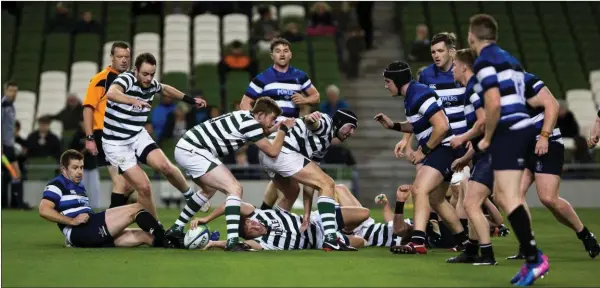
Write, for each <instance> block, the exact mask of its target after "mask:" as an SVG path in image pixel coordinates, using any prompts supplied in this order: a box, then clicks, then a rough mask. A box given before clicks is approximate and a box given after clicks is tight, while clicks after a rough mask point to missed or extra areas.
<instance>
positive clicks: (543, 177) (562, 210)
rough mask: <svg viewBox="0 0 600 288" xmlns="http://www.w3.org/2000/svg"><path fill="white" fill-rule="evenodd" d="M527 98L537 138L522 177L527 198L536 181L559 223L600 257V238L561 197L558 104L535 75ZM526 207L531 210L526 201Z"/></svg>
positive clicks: (528, 77)
mask: <svg viewBox="0 0 600 288" xmlns="http://www.w3.org/2000/svg"><path fill="white" fill-rule="evenodd" d="M525 98H526V99H527V111H528V113H529V116H530V117H531V118H532V121H533V125H534V127H535V132H536V134H537V135H536V136H535V141H532V142H531V144H530V145H529V149H528V151H527V159H526V163H527V165H526V167H525V172H524V173H523V178H521V194H522V196H523V199H525V194H527V190H528V189H529V187H530V186H531V184H533V181H535V183H536V188H537V192H538V196H539V198H540V201H541V202H542V203H543V204H544V206H546V207H547V208H548V209H550V211H551V212H552V215H554V217H556V220H558V222H560V223H562V224H564V225H565V226H567V227H569V228H571V229H572V230H573V231H575V234H576V235H577V238H579V240H581V241H582V242H583V246H584V248H585V250H586V251H587V252H588V254H589V255H590V257H591V258H592V259H593V258H595V257H596V256H598V254H600V245H598V241H597V240H596V237H595V236H594V234H592V233H591V232H590V231H589V230H588V229H587V227H585V226H584V225H583V223H581V220H580V219H579V216H577V213H576V212H575V210H574V209H573V207H572V206H571V204H569V202H567V200H565V199H563V198H561V197H559V195H558V193H559V186H560V175H561V173H562V168H563V161H564V153H565V146H564V145H563V140H562V137H561V134H560V129H559V128H554V127H555V125H556V119H557V118H558V102H557V101H556V99H555V98H554V96H553V95H552V92H550V90H549V89H548V87H546V85H545V84H544V82H543V81H542V80H540V79H539V78H538V77H537V76H535V75H533V74H531V73H525ZM531 139H532V140H533V139H534V138H533V137H532V138H531ZM523 206H524V207H525V209H527V203H526V202H525V203H523ZM527 210H529V209H527ZM530 215H531V214H530ZM524 258H525V257H524V256H523V254H521V253H517V254H516V255H514V256H510V257H508V258H507V259H524Z"/></svg>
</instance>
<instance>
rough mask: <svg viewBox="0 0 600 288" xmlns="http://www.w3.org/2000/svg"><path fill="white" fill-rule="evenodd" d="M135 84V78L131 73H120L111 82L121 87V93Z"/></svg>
mask: <svg viewBox="0 0 600 288" xmlns="http://www.w3.org/2000/svg"><path fill="white" fill-rule="evenodd" d="M133 83H135V77H134V76H133V75H132V74H131V73H122V74H121V75H119V76H118V77H117V79H115V81H113V84H116V85H119V86H121V88H123V91H125V92H127V91H128V90H129V89H131V87H132V86H133Z"/></svg>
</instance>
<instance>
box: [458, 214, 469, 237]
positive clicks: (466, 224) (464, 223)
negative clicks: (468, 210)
mask: <svg viewBox="0 0 600 288" xmlns="http://www.w3.org/2000/svg"><path fill="white" fill-rule="evenodd" d="M460 224H462V226H463V230H465V232H466V233H467V234H468V233H469V232H468V231H469V220H468V219H462V218H461V219H460Z"/></svg>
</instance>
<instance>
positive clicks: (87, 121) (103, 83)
mask: <svg viewBox="0 0 600 288" xmlns="http://www.w3.org/2000/svg"><path fill="white" fill-rule="evenodd" d="M110 61H111V65H109V66H108V67H106V68H104V70H102V71H100V72H99V73H98V74H96V75H94V77H92V80H90V84H88V88H87V91H86V93H85V98H84V99H83V125H84V129H85V135H86V137H85V140H86V141H85V148H86V149H87V151H88V152H89V153H90V154H92V155H95V156H97V163H98V167H104V166H106V167H107V169H108V173H109V174H110V180H111V181H112V187H113V188H112V193H111V195H110V208H113V207H119V206H123V205H125V204H127V198H128V197H129V195H130V194H131V192H133V190H132V189H131V186H130V185H128V184H127V181H125V178H123V176H122V175H120V174H119V173H118V169H117V167H115V166H112V165H110V163H108V161H107V160H106V156H105V154H104V149H102V130H103V129H104V112H105V111H106V102H107V98H106V97H105V96H106V92H108V88H109V87H110V86H111V85H112V83H113V81H114V80H115V79H117V76H119V74H121V73H123V72H125V71H127V70H128V69H129V67H130V66H131V51H130V50H129V45H128V44H127V43H125V42H121V41H117V42H114V43H113V44H112V46H111V48H110Z"/></svg>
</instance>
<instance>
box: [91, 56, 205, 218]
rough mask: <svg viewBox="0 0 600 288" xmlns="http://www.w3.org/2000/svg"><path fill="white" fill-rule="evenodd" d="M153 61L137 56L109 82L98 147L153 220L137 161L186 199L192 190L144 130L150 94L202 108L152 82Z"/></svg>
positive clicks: (199, 102) (198, 101) (197, 102)
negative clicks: (130, 66)
mask: <svg viewBox="0 0 600 288" xmlns="http://www.w3.org/2000/svg"><path fill="white" fill-rule="evenodd" d="M155 74H156V58H154V56H153V55H152V54H150V53H143V54H140V55H139V56H138V57H137V58H136V59H135V70H134V71H133V72H125V73H122V74H120V75H119V76H118V77H117V78H116V79H115V80H114V81H113V83H112V85H111V86H110V88H109V89H108V92H107V93H106V98H108V101H107V105H106V112H105V114H104V129H103V136H102V147H103V149H104V153H105V154H106V159H107V160H108V161H109V162H110V164H111V165H112V166H114V167H116V168H117V169H118V170H119V173H121V174H123V176H124V177H125V179H126V180H127V182H129V184H130V185H132V186H133V188H134V189H135V190H136V191H137V192H138V203H140V204H142V206H144V207H145V208H146V209H147V210H148V211H149V212H150V213H151V214H152V215H153V216H154V217H156V215H157V214H156V207H155V206H154V202H153V200H152V191H151V188H150V180H149V179H148V176H147V175H146V173H145V172H144V170H142V168H141V167H140V166H139V165H138V160H139V161H140V162H142V163H145V164H147V165H149V166H150V167H152V168H153V169H154V170H157V171H160V173H161V174H162V175H164V176H165V177H166V178H167V180H168V181H169V182H170V183H171V184H172V185H173V186H175V188H177V190H179V191H180V192H181V193H183V194H184V196H185V197H186V198H189V197H191V196H192V195H193V193H194V192H193V191H192V188H191V187H190V186H189V185H188V183H187V181H186V180H185V178H184V177H183V175H182V174H181V171H179V169H178V168H177V167H176V166H175V165H173V164H172V163H171V161H169V159H168V158H167V156H165V154H164V153H163V152H162V150H161V149H160V148H159V147H158V145H156V143H155V142H154V140H153V139H152V137H150V134H148V132H147V131H146V129H145V128H144V125H145V124H146V121H147V119H148V115H150V111H151V108H152V104H151V103H152V100H153V99H154V94H156V93H161V94H162V96H163V97H170V98H174V99H179V100H183V101H184V102H186V103H188V104H190V105H195V106H197V107H204V106H206V102H205V101H204V100H202V99H199V98H196V99H194V98H192V97H190V96H187V95H185V94H184V93H183V92H181V91H179V90H177V89H175V88H174V87H172V86H170V85H166V84H161V83H159V82H158V81H157V80H156V79H154V75H155Z"/></svg>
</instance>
